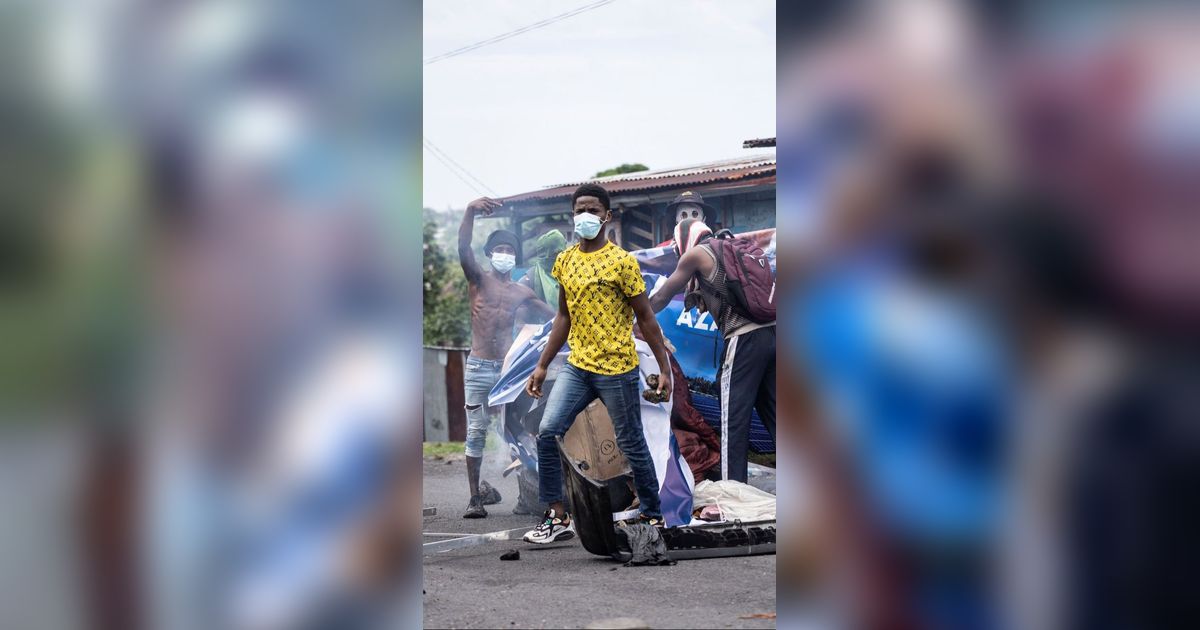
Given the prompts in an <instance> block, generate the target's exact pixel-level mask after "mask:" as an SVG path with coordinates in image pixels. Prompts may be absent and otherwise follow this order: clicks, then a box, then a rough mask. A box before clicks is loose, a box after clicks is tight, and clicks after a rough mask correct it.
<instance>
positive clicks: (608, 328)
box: [550, 241, 646, 375]
mask: <svg viewBox="0 0 1200 630" xmlns="http://www.w3.org/2000/svg"><path fill="white" fill-rule="evenodd" d="M550 274H551V275H553V276H554V277H555V278H556V279H557V280H558V283H559V284H560V285H561V286H562V290H563V295H564V296H565V298H566V302H567V312H568V313H570V315H571V334H570V335H568V336H567V345H568V346H570V348H571V354H570V356H569V357H568V359H567V360H568V361H569V362H570V363H571V365H574V366H575V367H577V368H579V369H581V370H587V371H589V372H593V373H596V374H608V375H612V374H624V373H626V372H628V371H630V370H632V369H634V368H635V367H637V365H638V356H637V351H636V349H635V348H634V345H633V308H632V307H631V306H630V305H629V298H632V297H635V296H638V295H641V294H642V293H644V292H645V291H646V283H645V281H643V280H642V271H641V269H640V268H639V267H638V264H637V261H636V260H635V259H634V258H633V255H632V254H630V253H629V252H627V251H625V250H623V249H621V248H620V247H617V246H616V245H614V244H613V243H612V242H611V241H610V242H609V243H608V244H606V245H605V246H604V247H602V248H600V249H599V250H597V251H594V252H591V253H585V252H582V251H580V250H579V244H578V243H576V244H575V245H572V246H571V247H570V248H568V249H566V250H563V252H562V253H561V254H559V255H558V258H557V259H556V260H555V261H554V268H553V269H552V270H551V271H550Z"/></svg>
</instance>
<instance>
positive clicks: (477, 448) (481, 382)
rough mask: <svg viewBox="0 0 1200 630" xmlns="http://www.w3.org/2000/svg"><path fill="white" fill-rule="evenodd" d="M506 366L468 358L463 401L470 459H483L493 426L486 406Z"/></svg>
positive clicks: (495, 362) (501, 362) (467, 448)
mask: <svg viewBox="0 0 1200 630" xmlns="http://www.w3.org/2000/svg"><path fill="white" fill-rule="evenodd" d="M503 365H504V362H503V361H489V360H488V359H476V358H475V357H472V356H468V357H467V364H466V370H465V371H464V373H463V393H464V396H463V399H464V402H465V404H466V407H467V444H466V448H465V449H464V450H466V452H467V457H483V446H484V444H485V443H486V442H487V432H488V428H489V427H490V426H491V424H492V423H491V415H490V414H489V409H488V405H487V399H488V394H489V393H490V392H491V391H492V388H493V387H495V386H496V381H497V380H499V379H500V368H501V366H503ZM472 407H474V409H472Z"/></svg>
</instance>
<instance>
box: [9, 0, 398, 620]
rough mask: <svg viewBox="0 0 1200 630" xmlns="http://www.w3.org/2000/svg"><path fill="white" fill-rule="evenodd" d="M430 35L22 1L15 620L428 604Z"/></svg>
mask: <svg viewBox="0 0 1200 630" xmlns="http://www.w3.org/2000/svg"><path fill="white" fill-rule="evenodd" d="M420 28H421V26H420V8H419V5H418V4H417V3H415V2H409V3H394V2H378V1H375V0H363V1H358V0H355V1H352V2H339V3H324V2H312V1H306V0H302V1H300V2H276V1H267V2H254V3H242V2H227V1H211V2H173V3H162V2H150V1H142V0H113V1H104V2H66V1H51V2H33V1H24V0H19V1H17V2H9V3H4V7H3V8H2V9H0V29H2V33H0V59H3V66H4V70H5V72H4V74H3V79H2V80H3V85H0V128H2V129H3V131H2V135H3V137H4V138H5V141H4V143H3V144H2V146H0V156H2V159H0V162H2V163H3V168H0V178H2V180H3V184H2V187H0V190H2V191H3V192H2V195H3V197H2V199H3V218H2V219H0V220H2V221H3V231H2V232H0V234H2V236H0V238H2V239H3V240H2V242H0V257H2V258H3V264H2V266H0V301H3V305H4V307H3V309H2V312H3V316H2V319H0V344H2V346H3V348H4V352H3V353H2V354H3V357H2V358H0V391H2V392H3V397H2V399H0V403H2V406H0V414H2V415H0V417H2V423H3V424H2V426H0V432H2V438H0V439H2V440H3V442H0V477H2V478H4V480H5V481H4V484H3V486H0V500H2V501H3V502H4V504H5V511H6V512H8V513H9V514H12V515H14V518H12V519H7V518H6V519H5V523H6V525H5V526H4V528H3V529H2V530H0V537H2V539H0V565H2V566H3V567H4V569H3V570H2V571H0V585H2V588H0V590H2V591H3V592H4V596H3V601H0V606H2V610H0V626H3V627H6V628H17V627H21V628H36V627H46V628H70V627H97V628H120V629H130V628H138V627H152V628H205V629H208V628H263V629H266V628H297V627H318V626H337V627H345V626H359V627H361V626H365V625H392V626H399V627H402V626H410V627H411V626H414V625H417V624H419V619H420V616H419V615H420V600H419V599H418V595H417V584H418V582H419V580H417V579H416V576H417V575H418V574H419V565H417V563H416V558H417V556H416V545H417V540H418V538H419V529H418V527H419V524H418V521H417V520H416V519H417V516H416V514H417V512H416V510H415V506H416V505H417V504H419V502H420V482H419V479H420V477H419V474H420V473H419V469H418V464H417V462H418V461H419V458H418V457H417V454H418V453H419V448H420V446H419V434H418V431H419V425H418V422H419V420H418V419H419V418H420V413H419V408H418V407H417V405H418V404H419V403H418V401H419V400H420V397H419V396H418V395H417V394H418V390H419V387H420V371H419V370H420V366H419V363H418V361H419V356H418V355H415V354H414V353H412V352H405V351H406V350H407V349H408V348H409V347H416V346H415V345H411V344H415V342H416V339H417V335H418V334H419V333H418V330H419V327H420V321H421V318H420V312H419V307H418V306H413V305H414V304H416V302H414V301H412V300H411V299H410V298H411V296H414V295H417V294H418V293H419V292H420V274H419V273H416V270H417V268H418V267H419V266H420V264H421V262H420V253H419V252H420V249H419V246H418V244H419V242H420V223H419V216H420V215H419V209H420V197H419V195H420V193H419V190H420V186H419V183H420V182H419V177H420V168H419V167H420V165H419V162H418V159H419V155H420V154H419V153H418V151H419V147H420V144H419V143H418V142H417V138H418V135H419V133H420V124H421V119H420V94H419V87H418V86H419V85H420V65H419V64H420V44H419V42H420ZM405 300H407V301H405ZM406 333H407V334H406ZM404 344H410V345H408V346H405V345H404Z"/></svg>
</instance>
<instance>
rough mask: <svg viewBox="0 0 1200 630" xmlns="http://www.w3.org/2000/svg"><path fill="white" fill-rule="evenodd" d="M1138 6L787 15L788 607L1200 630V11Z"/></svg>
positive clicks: (920, 623)
mask: <svg viewBox="0 0 1200 630" xmlns="http://www.w3.org/2000/svg"><path fill="white" fill-rule="evenodd" d="M1118 4H1119V3H1118ZM1136 7H1137V8H1123V7H1119V6H1115V5H1113V6H1110V5H1108V4H1107V3H1094V4H1086V3H1067V2H1046V3H990V2H951V1H949V0H944V1H943V0H911V1H895V2H842V3H800V4H797V5H790V6H789V8H786V9H785V7H784V5H783V4H781V5H780V11H781V12H783V13H784V14H785V18H784V19H783V20H781V24H785V25H786V24H792V25H793V26H794V28H795V31H794V37H787V36H782V37H780V41H781V42H791V44H790V45H787V44H781V48H780V51H779V54H780V61H781V63H780V81H781V83H780V86H779V94H780V102H779V130H778V131H779V136H780V138H779V143H778V144H779V152H780V156H779V165H780V166H779V168H780V180H779V198H780V205H779V239H780V244H779V251H780V255H779V278H780V283H781V287H785V288H782V289H781V290H783V291H786V297H785V300H784V302H785V304H786V307H781V309H782V311H781V312H783V313H785V315H782V316H781V326H780V334H781V337H780V339H781V343H783V344H785V347H784V348H781V353H780V356H781V357H783V358H784V364H785V365H786V366H787V374H788V380H789V383H788V384H787V385H786V386H781V387H780V391H781V392H784V393H785V395H787V396H788V398H787V399H785V401H786V402H784V401H781V408H782V409H784V411H785V413H786V415H785V420H784V423H783V425H782V426H783V427H784V428H783V429H782V430H781V438H780V450H781V451H782V452H781V454H780V456H779V462H780V476H781V480H780V488H781V492H780V499H781V505H780V507H781V510H782V511H783V512H784V513H785V514H786V513H787V512H788V510H789V505H791V503H790V502H789V500H788V497H789V496H791V495H794V493H793V492H792V491H791V490H792V488H789V486H788V482H789V481H793V480H795V479H797V478H800V475H799V474H798V469H797V468H793V467H795V466H799V465H803V466H804V467H805V469H806V470H805V473H806V474H805V475H803V477H804V478H808V477H810V476H811V477H815V478H816V479H817V482H816V483H814V484H812V488H811V489H812V490H813V491H814V492H815V493H816V496H817V497H818V499H819V500H818V505H819V508H818V512H819V515H820V518H821V519H823V521H825V523H824V527H823V528H822V531H823V533H822V534H820V535H817V536H815V537H804V538H799V537H792V538H791V539H790V540H785V541H784V543H785V545H784V546H786V547H787V548H788V549H787V551H786V552H783V551H781V556H782V557H781V566H780V578H781V579H780V588H781V589H787V590H788V591H790V592H791V593H796V592H810V591H811V590H812V589H811V587H812V586H813V582H814V580H816V582H817V583H825V584H830V583H831V584H833V586H832V590H833V592H835V593H836V595H834V597H835V599H837V600H839V601H842V602H844V603H845V604H846V605H845V606H843V610H844V617H845V623H846V624H847V625H849V626H851V627H869V628H1001V627H1014V628H1081V629H1083V628H1087V629H1094V628H1166V627H1196V626H1197V624H1198V623H1200V607H1198V606H1197V603H1196V602H1197V599H1196V597H1195V585H1196V584H1197V572H1198V571H1200V565H1198V564H1197V563H1196V561H1197V560H1198V559H1200V555H1198V552H1200V543H1198V542H1197V540H1196V538H1195V532H1196V531H1198V529H1197V525H1200V519H1198V518H1197V514H1198V512H1197V510H1196V509H1195V507H1194V505H1193V504H1194V501H1193V500H1192V499H1193V498H1194V496H1195V490H1196V488H1197V487H1200V486H1198V485H1197V484H1198V482H1200V424H1197V422H1196V420H1197V418H1200V396H1198V395H1197V390H1196V388H1195V384H1196V383H1197V382H1200V381H1198V380H1197V379H1198V378H1200V345H1198V344H1197V343H1196V342H1197V341H1200V337H1198V335H1197V329H1196V327H1195V323H1196V322H1197V321H1200V319H1198V318H1197V316H1198V315H1200V259H1198V257H1197V251H1196V247H1195V244H1196V243H1200V213H1198V212H1197V208H1200V203H1198V202H1200V188H1198V187H1197V185H1198V183H1200V177H1197V176H1198V175H1200V172H1197V169H1198V168H1200V160H1197V157H1200V107H1198V105H1200V100H1198V97H1200V77H1198V75H1197V74H1196V72H1195V60H1196V59H1197V58H1198V55H1197V52H1200V51H1198V50H1197V42H1200V15H1198V14H1197V13H1196V12H1195V11H1192V10H1189V9H1186V8H1183V7H1182V6H1180V5H1178V4H1168V3H1161V4H1160V3H1138V4H1137V5H1136ZM783 28H785V29H786V28H787V27H786V26H785V27H783ZM781 35H783V31H781ZM785 321H786V324H784V322H785ZM785 449H786V450H785ZM801 454H802V455H803V456H802V457H801V456H798V455H801ZM789 469H790V470H789ZM793 487H794V486H793ZM780 521H781V522H787V521H786V516H785V517H781V518H780ZM785 531H788V530H785ZM818 550H820V553H817V551H818ZM814 558H816V559H817V561H818V566H819V567H821V568H822V569H823V570H822V571H817V572H816V573H814V572H813V571H812V567H813V563H812V561H813V559H814ZM814 576H815V577H814ZM790 599H791V598H790V597H789V596H787V595H784V593H782V592H781V594H780V600H781V602H786V601H789V600H790ZM781 608H783V609H782V610H781V611H780V614H781V616H786V614H787V610H786V606H782V607H781Z"/></svg>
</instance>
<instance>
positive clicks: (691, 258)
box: [650, 249, 711, 313]
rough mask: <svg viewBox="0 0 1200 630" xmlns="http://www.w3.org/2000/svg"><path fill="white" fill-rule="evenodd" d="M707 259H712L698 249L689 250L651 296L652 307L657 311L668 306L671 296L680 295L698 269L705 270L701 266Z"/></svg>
mask: <svg viewBox="0 0 1200 630" xmlns="http://www.w3.org/2000/svg"><path fill="white" fill-rule="evenodd" d="M707 260H711V259H710V258H708V256H707V255H706V254H705V253H704V252H701V251H700V250H698V249H691V250H688V252H687V253H686V254H684V255H683V257H682V258H680V259H679V264H678V265H677V266H676V267H675V271H674V272H673V273H672V274H671V275H670V276H669V277H668V278H667V281H666V283H664V284H663V286H662V288H660V289H659V290H658V292H657V293H655V294H654V295H653V296H651V297H650V309H651V310H652V311H654V312H655V313H657V312H659V311H661V310H663V309H664V308H666V307H667V305H668V304H670V303H671V298H673V297H675V296H676V295H679V293H680V292H681V291H683V288H684V287H686V286H687V283H688V280H691V278H692V276H693V275H694V274H695V273H696V272H697V271H703V270H702V269H701V267H702V266H703V264H704V262H705V261H707Z"/></svg>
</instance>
